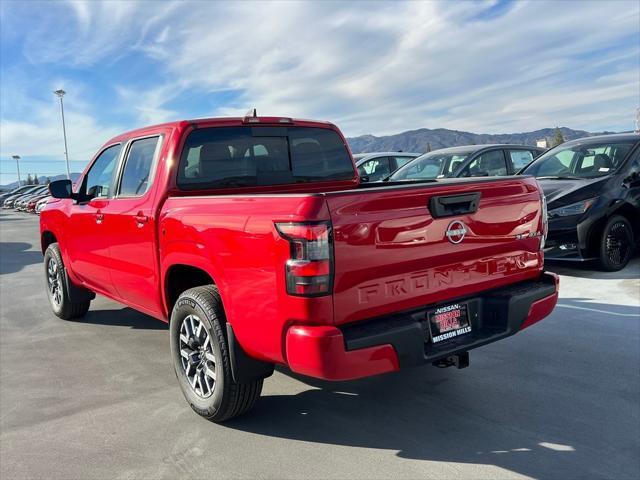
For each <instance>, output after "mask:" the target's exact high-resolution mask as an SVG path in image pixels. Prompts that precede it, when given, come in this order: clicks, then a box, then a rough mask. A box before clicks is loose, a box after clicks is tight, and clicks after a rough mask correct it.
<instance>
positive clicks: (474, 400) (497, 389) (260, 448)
mask: <svg viewBox="0 0 640 480" xmlns="http://www.w3.org/2000/svg"><path fill="white" fill-rule="evenodd" d="M0 241H1V246H0V314H1V319H0V478H3V479H10V478H47V479H57V478H60V479H63V478H64V479H70V478H82V479H93V478H96V479H103V478H104V479H106V478H110V479H111V478H118V479H128V478H180V477H193V478H204V477H207V478H303V477H304V478H390V477H393V478H474V479H477V478H527V477H533V478H554V479H555V478H557V479H560V478H615V479H620V478H630V479H631V478H633V479H636V478H640V258H637V257H636V258H635V259H634V261H633V262H632V264H630V265H629V266H628V267H627V268H626V269H625V270H623V271H622V272H617V273H608V274H605V273H601V272H592V271H590V270H589V269H586V268H577V267H576V268H568V267H567V266H557V265H550V269H551V270H554V271H556V272H558V273H560V274H561V275H562V279H561V282H562V284H561V292H560V293H561V300H560V303H559V306H558V307H557V308H556V310H555V311H554V313H553V314H552V315H551V316H550V317H549V318H547V319H546V320H545V321H543V322H542V323H540V324H538V325H536V326H534V327H531V328H530V329H528V330H526V331H525V332H523V333H521V334H519V335H516V336H515V337H512V338H510V339H507V340H504V341H502V342H498V343H495V344H492V345H489V346H486V347H484V348H481V349H478V350H474V351H473V352H471V366H470V367H469V368H467V369H464V370H454V369H444V370H439V369H436V368H433V367H424V368H418V369H413V370H407V371H404V372H400V373H398V374H391V375H385V376H380V377H375V378H371V379H366V380H362V381H358V382H351V383H338V384H335V383H326V382H320V381H314V380H309V379H305V378H302V377H298V376H294V375H292V374H291V373H289V372H287V371H286V370H284V369H279V370H277V371H276V373H275V374H274V376H273V377H271V378H269V379H268V380H267V381H266V382H265V388H264V391H263V398H262V399H261V400H260V402H259V404H258V406H257V408H256V409H255V410H254V411H253V412H251V413H250V414H249V415H247V416H245V417H242V418H240V419H237V420H235V421H232V422H229V423H227V424H225V425H215V424H212V423H209V422H207V421H205V420H203V419H201V418H200V417H198V416H197V415H196V414H195V413H193V412H192V411H191V410H190V409H189V407H188V405H187V404H186V402H185V401H184V400H183V397H182V394H181V393H180V390H179V388H178V385H177V382H176V380H175V376H174V373H173V370H172V366H171V362H170V359H169V344H168V338H167V328H166V326H165V325H164V324H163V323H161V322H159V321H157V320H154V319H152V318H150V317H147V316H145V315H143V314H140V313H137V312H135V311H133V310H131V309H128V308H124V307H122V306H121V305H118V304H116V303H114V302H111V301H109V300H106V299H104V298H101V297H98V298H97V299H96V300H95V301H94V302H93V303H92V308H91V311H90V312H89V314H88V315H87V317H86V318H85V319H84V321H81V322H65V321H63V320H60V319H58V318H57V317H55V316H54V315H53V314H52V313H51V312H50V309H49V305H48V302H47V298H46V296H45V290H44V283H43V282H44V279H43V273H42V266H41V261H42V255H41V253H40V251H39V240H38V219H37V217H36V216H34V215H27V214H18V213H14V212H8V211H0Z"/></svg>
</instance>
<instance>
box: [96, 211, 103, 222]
mask: <svg viewBox="0 0 640 480" xmlns="http://www.w3.org/2000/svg"><path fill="white" fill-rule="evenodd" d="M102 220H104V213H102V211H100V210H98V211H97V212H96V223H102Z"/></svg>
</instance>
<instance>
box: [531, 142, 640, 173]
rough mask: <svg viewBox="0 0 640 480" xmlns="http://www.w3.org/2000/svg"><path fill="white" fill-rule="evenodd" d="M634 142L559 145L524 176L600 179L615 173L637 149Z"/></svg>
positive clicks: (539, 159) (535, 162) (532, 166)
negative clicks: (634, 147)
mask: <svg viewBox="0 0 640 480" xmlns="http://www.w3.org/2000/svg"><path fill="white" fill-rule="evenodd" d="M634 143H635V141H634V140H627V141H622V140H617V141H611V142H606V141H603V142H600V143H593V142H589V141H585V142H581V143H571V144H569V145H559V146H557V147H556V148H554V149H553V150H549V151H548V152H547V153H545V154H544V155H542V156H540V157H539V158H538V159H537V160H535V161H534V162H533V163H532V164H530V165H529V166H528V167H526V168H525V169H524V170H523V171H522V173H523V174H524V175H533V176H535V177H538V178H541V177H545V178H551V179H554V178H555V179H565V178H569V179H571V178H596V177H603V176H605V175H609V174H610V173H612V172H614V171H615V170H616V169H617V168H618V167H619V166H620V165H621V164H622V162H623V161H624V159H625V158H626V156H627V154H628V153H629V151H631V149H632V148H633V145H634Z"/></svg>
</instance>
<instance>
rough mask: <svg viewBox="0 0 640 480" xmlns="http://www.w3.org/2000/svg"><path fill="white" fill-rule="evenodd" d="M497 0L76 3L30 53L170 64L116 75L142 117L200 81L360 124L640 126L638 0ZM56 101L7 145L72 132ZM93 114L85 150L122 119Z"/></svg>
mask: <svg viewBox="0 0 640 480" xmlns="http://www.w3.org/2000/svg"><path fill="white" fill-rule="evenodd" d="M492 3H493V2H484V3H470V2H442V3H436V2H407V3H399V2H387V3H383V2H372V3H363V2H354V3H347V2H234V3H231V2H228V3H222V2H192V3H187V2H168V3H164V2H124V1H123V2H97V1H88V0H84V1H74V2H70V3H69V4H68V5H66V6H64V9H65V10H64V11H65V12H66V13H67V16H66V17H64V18H63V21H62V22H60V21H59V20H60V19H58V18H52V19H49V20H46V19H45V20H42V19H41V21H40V22H36V23H35V24H34V25H33V28H32V30H31V31H30V33H29V37H28V39H27V40H26V43H25V55H26V56H27V57H28V59H29V60H30V61H31V62H32V63H34V64H39V65H45V66H46V65H50V64H55V65H64V64H69V65H72V66H74V67H75V68H87V69H88V68H95V67H96V66H99V65H100V64H101V62H117V61H118V60H117V59H118V58H121V57H122V55H123V54H126V53H131V52H137V53H138V54H139V55H141V56H143V58H145V59H146V60H147V61H149V60H151V61H153V62H156V63H155V65H156V67H155V68H154V69H153V70H152V71H149V72H148V74H147V75H146V77H145V79H144V80H145V82H142V83H144V84H145V85H147V86H145V87H141V86H138V85H136V86H132V85H126V84H123V83H122V82H121V81H120V80H119V79H118V78H117V77H116V78H112V82H113V84H114V88H113V90H114V92H115V93H114V92H112V94H113V105H112V108H113V109H114V110H118V109H123V108H127V109H129V110H131V111H133V112H135V114H136V115H137V118H138V122H139V123H140V125H143V124H148V123H155V122H162V121H165V120H168V119H171V118H184V117H186V118H188V117H192V116H193V112H190V111H189V110H188V109H187V108H186V107H181V106H180V98H181V95H182V94H185V92H190V91H197V92H203V94H206V93H207V92H220V91H226V90H234V91H239V92H241V94H240V96H239V97H238V98H235V99H234V100H232V101H227V102H226V103H224V104H220V105H218V107H217V108H216V109H215V110H214V111H212V112H211V115H222V114H235V115H241V114H243V113H244V112H245V111H246V110H247V109H248V108H249V107H252V106H256V107H257V108H258V112H259V113H262V114H274V115H284V116H297V117H304V118H319V119H328V120H331V121H334V122H336V123H338V125H339V126H341V127H342V128H343V130H344V131H345V133H347V134H348V135H356V134H362V133H374V134H385V133H396V132H399V131H402V130H408V129H415V128H420V127H430V128H436V127H446V128H455V129H459V130H471V131H476V132H487V133H491V132H513V131H525V130H532V129H536V128H541V127H549V126H554V125H556V124H561V125H566V126H570V127H574V128H583V129H586V130H600V129H605V128H608V129H622V128H631V127H632V121H633V112H634V109H635V107H637V106H638V102H639V93H640V79H639V74H640V72H639V67H638V62H637V59H638V55H639V54H640V42H638V35H639V33H640V32H639V28H638V24H639V22H640V5H639V4H638V3H637V2H622V3H614V2H579V3H578V2H553V3H548V2H543V1H529V2H516V3H514V4H513V5H512V6H511V8H510V9H509V10H508V11H507V12H506V13H504V14H503V15H499V16H497V17H495V18H484V19H483V18H482V13H483V12H484V11H485V10H486V9H487V8H488V7H489V6H490V5H491V4H492ZM60 8H63V7H60ZM61 24H62V25H64V27H63V28H62V30H64V31H60V30H61V27H60V25H61ZM634 39H635V41H634ZM78 88H82V86H81V85H79V86H78ZM41 107H42V105H40V104H39V103H38V102H35V103H34V105H33V107H32V108H31V112H32V114H31V115H27V116H26V117H24V118H20V119H16V118H5V117H4V116H3V117H2V118H3V120H2V122H3V123H2V130H3V132H2V143H3V150H4V149H5V148H7V145H12V144H13V145H15V143H12V142H19V141H20V136H21V135H27V134H28V128H26V127H25V122H26V123H27V124H29V125H31V126H37V127H38V128H42V129H43V131H44V132H45V133H46V135H45V138H49V137H48V135H49V133H48V132H50V130H51V142H50V143H48V144H44V143H43V142H42V141H40V142H37V143H39V144H41V147H40V146H34V147H33V148H34V149H39V148H42V150H43V151H44V150H46V149H51V148H53V147H54V146H56V145H57V144H58V143H57V142H58V139H59V133H58V132H57V128H58V127H57V125H58V123H59V122H58V119H53V118H50V114H47V115H45V114H43V113H42V112H41V111H40V110H39V109H40V108H41ZM47 108H49V107H47ZM91 112H92V110H91V102H90V101H89V102H88V104H87V105H86V106H83V107H82V108H80V109H79V111H76V112H75V113H74V112H73V111H71V113H70V116H69V125H71V124H72V122H74V123H75V125H74V127H73V128H74V129H75V131H77V132H79V133H78V138H77V141H78V145H79V147H78V151H83V150H84V149H88V148H89V144H92V142H93V138H94V137H93V135H96V136H97V137H96V138H99V139H101V140H105V139H106V138H107V137H108V135H107V134H106V133H105V132H111V131H112V130H114V129H113V128H111V127H106V128H105V127H104V126H103V125H101V124H102V123H104V121H102V120H100V118H99V114H98V113H97V112H94V113H91ZM3 115H4V113H3ZM48 122H52V123H51V124H50V123H48ZM76 122H77V123H76ZM51 125H53V127H52V126H51ZM4 130H6V131H7V132H8V133H5V132H4ZM70 131H71V128H70ZM53 132H55V133H53ZM70 136H71V133H70ZM23 138H24V137H23ZM27 138H30V137H27ZM70 144H71V142H70ZM56 148H57V147H56Z"/></svg>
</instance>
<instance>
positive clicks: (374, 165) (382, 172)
mask: <svg viewBox="0 0 640 480" xmlns="http://www.w3.org/2000/svg"><path fill="white" fill-rule="evenodd" d="M367 170H368V171H369V173H368V174H367V175H369V181H370V182H375V181H377V180H382V179H383V178H384V177H387V176H389V175H391V165H390V162H389V157H378V158H376V159H373V160H370V161H369V162H367V166H366V167H365V171H367Z"/></svg>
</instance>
